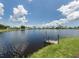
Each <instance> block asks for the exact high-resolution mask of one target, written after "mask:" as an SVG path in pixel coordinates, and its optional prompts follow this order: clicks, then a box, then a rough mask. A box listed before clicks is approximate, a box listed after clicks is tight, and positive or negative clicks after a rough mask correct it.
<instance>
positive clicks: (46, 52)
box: [31, 37, 79, 58]
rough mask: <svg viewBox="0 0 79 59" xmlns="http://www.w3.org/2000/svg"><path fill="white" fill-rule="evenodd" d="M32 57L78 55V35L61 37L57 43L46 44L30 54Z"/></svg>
mask: <svg viewBox="0 0 79 59" xmlns="http://www.w3.org/2000/svg"><path fill="white" fill-rule="evenodd" d="M31 57H32V58H72V57H79V37H67V38H61V40H60V43H59V44H57V45H52V44H51V45H48V46H46V47H44V48H42V49H40V50H39V51H37V52H35V53H33V55H31Z"/></svg>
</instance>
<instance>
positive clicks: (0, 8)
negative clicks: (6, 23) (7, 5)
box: [0, 3, 4, 16]
mask: <svg viewBox="0 0 79 59" xmlns="http://www.w3.org/2000/svg"><path fill="white" fill-rule="evenodd" d="M2 15H4V5H3V3H0V16H2Z"/></svg>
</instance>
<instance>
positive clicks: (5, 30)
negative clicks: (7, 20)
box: [0, 29, 17, 32]
mask: <svg viewBox="0 0 79 59" xmlns="http://www.w3.org/2000/svg"><path fill="white" fill-rule="evenodd" d="M11 31H17V30H16V29H0V32H11Z"/></svg>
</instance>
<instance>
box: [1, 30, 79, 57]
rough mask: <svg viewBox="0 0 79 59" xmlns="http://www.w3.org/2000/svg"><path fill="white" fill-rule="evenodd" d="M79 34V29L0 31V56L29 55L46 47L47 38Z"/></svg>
mask: <svg viewBox="0 0 79 59" xmlns="http://www.w3.org/2000/svg"><path fill="white" fill-rule="evenodd" d="M58 34H59V36H60V37H64V36H66V37H68V36H79V30H73V29H72V30H26V31H16V32H3V33H0V57H4V58H5V57H27V55H30V54H31V53H33V52H34V51H37V50H38V49H40V48H42V47H44V41H45V40H47V39H51V40H57V38H58Z"/></svg>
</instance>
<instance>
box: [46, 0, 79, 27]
mask: <svg viewBox="0 0 79 59" xmlns="http://www.w3.org/2000/svg"><path fill="white" fill-rule="evenodd" d="M57 10H58V11H59V12H61V13H62V15H64V16H65V18H64V19H62V18H61V19H59V20H55V21H52V22H50V23H47V24H45V26H51V25H52V26H58V25H62V24H64V23H66V22H69V21H74V20H78V19H79V0H74V1H72V2H70V3H68V4H66V5H62V6H61V7H60V8H59V9H57Z"/></svg>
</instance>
